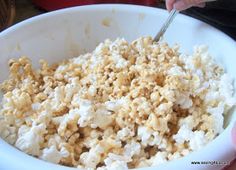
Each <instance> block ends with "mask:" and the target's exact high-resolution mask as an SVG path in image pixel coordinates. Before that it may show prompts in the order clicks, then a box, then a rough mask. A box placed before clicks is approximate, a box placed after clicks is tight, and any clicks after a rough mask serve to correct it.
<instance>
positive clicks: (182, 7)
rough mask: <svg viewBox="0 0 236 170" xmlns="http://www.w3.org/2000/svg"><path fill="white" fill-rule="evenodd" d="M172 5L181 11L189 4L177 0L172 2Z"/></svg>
mask: <svg viewBox="0 0 236 170" xmlns="http://www.w3.org/2000/svg"><path fill="white" fill-rule="evenodd" d="M173 7H174V8H175V9H176V10H178V11H183V10H185V9H187V8H189V7H190V6H189V5H188V4H186V3H185V1H178V2H176V3H174V5H173Z"/></svg>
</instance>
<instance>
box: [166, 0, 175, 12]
mask: <svg viewBox="0 0 236 170" xmlns="http://www.w3.org/2000/svg"><path fill="white" fill-rule="evenodd" d="M175 1H176V0H166V8H167V10H168V11H169V12H170V11H171V10H172V9H173V7H174V3H175Z"/></svg>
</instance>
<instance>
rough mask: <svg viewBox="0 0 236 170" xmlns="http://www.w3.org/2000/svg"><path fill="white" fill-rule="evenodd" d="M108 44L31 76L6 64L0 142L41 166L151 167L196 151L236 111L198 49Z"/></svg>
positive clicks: (229, 92)
mask: <svg viewBox="0 0 236 170" xmlns="http://www.w3.org/2000/svg"><path fill="white" fill-rule="evenodd" d="M178 50H179V47H178V46H174V47H172V48H171V47H169V46H168V44H167V43H163V42H158V43H157V42H153V40H152V39H151V38H149V37H147V38H139V39H137V40H135V41H134V42H132V43H128V42H127V41H126V40H125V39H117V40H115V41H114V42H112V41H110V40H105V41H104V42H103V43H100V44H99V45H98V46H97V48H96V49H95V50H94V51H93V52H91V53H87V54H84V55H80V56H78V57H76V58H72V59H67V60H65V61H62V62H60V63H57V64H53V65H49V64H48V63H47V62H46V61H40V63H41V68H40V69H39V70H37V71H36V70H34V69H33V68H32V65H31V63H30V60H29V59H27V58H26V57H21V58H19V59H15V60H10V61H9V67H10V76H9V78H8V80H6V81H4V82H3V83H2V84H1V85H0V89H1V90H2V92H3V96H2V101H1V105H0V137H1V138H3V139H4V140H6V141H7V142H8V143H10V144H12V145H14V146H15V147H17V148H19V149H20V150H22V151H23V152H25V153H27V154H30V155H33V156H35V157H38V158H40V159H43V160H46V161H49V162H52V163H56V164H62V165H68V166H70V167H77V168H82V169H98V170H112V169H114V170H116V169H128V168H139V167H146V166H158V165H159V164H162V163H165V162H167V161H171V160H174V159H178V158H180V157H182V156H186V155H188V154H189V153H191V152H193V151H196V150H199V149H201V148H203V147H204V146H205V145H206V144H207V143H209V142H210V141H211V140H213V139H214V138H215V137H217V135H218V134H219V133H221V132H222V131H223V125H224V116H225V115H227V113H228V111H229V110H230V109H231V108H232V107H233V106H234V105H235V103H236V98H235V97H234V96H233V94H234V89H233V84H232V83H233V81H232V79H231V78H230V76H229V75H228V74H227V73H225V72H224V70H223V69H222V68H221V67H220V66H218V65H217V64H216V63H215V61H214V60H213V59H211V56H210V55H209V53H208V52H207V48H206V47H205V46H198V47H196V48H195V49H194V52H193V54H192V55H190V56H189V55H185V54H181V53H179V51H178Z"/></svg>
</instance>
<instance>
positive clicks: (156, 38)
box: [154, 9, 179, 42]
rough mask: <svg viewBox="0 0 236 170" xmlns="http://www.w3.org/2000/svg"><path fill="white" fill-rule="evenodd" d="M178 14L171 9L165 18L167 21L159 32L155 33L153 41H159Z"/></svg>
mask: <svg viewBox="0 0 236 170" xmlns="http://www.w3.org/2000/svg"><path fill="white" fill-rule="evenodd" d="M178 13H179V11H178V10H176V9H172V10H171V12H170V14H169V17H168V18H167V20H166V21H165V23H164V24H163V25H162V27H161V29H160V31H159V32H158V33H157V35H156V36H155V38H154V41H156V42H158V41H159V40H160V38H161V37H162V36H163V34H164V33H165V32H166V30H167V28H168V27H169V25H170V24H171V23H172V21H173V19H174V17H175V16H176V15H177V14H178Z"/></svg>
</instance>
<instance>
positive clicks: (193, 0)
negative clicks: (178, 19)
mask: <svg viewBox="0 0 236 170" xmlns="http://www.w3.org/2000/svg"><path fill="white" fill-rule="evenodd" d="M208 1H213V0H166V8H167V10H168V11H171V10H172V9H173V8H175V9H177V10H179V11H182V10H185V9H188V8H190V7H192V6H196V7H201V8H203V7H205V2H208Z"/></svg>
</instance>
